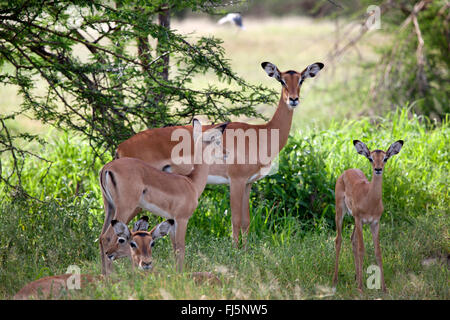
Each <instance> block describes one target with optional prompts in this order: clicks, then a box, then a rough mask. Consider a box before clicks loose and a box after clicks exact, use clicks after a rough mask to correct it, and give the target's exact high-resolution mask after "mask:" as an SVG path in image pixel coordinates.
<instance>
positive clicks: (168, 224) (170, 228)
mask: <svg viewBox="0 0 450 320" xmlns="http://www.w3.org/2000/svg"><path fill="white" fill-rule="evenodd" d="M173 232H175V221H174V220H173V219H168V220H166V221H164V222H161V223H160V224H158V225H157V226H155V227H154V228H153V229H152V230H151V231H150V235H151V236H152V239H153V240H156V239H159V238H162V237H164V236H165V235H167V234H169V233H173Z"/></svg>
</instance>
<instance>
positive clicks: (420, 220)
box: [0, 108, 450, 299]
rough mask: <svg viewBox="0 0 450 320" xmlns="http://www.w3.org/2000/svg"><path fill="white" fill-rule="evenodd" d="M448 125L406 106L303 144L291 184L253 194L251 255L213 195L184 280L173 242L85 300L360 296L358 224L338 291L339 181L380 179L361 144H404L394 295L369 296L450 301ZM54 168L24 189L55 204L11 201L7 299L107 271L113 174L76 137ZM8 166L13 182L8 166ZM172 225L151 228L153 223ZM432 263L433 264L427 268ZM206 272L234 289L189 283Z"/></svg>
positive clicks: (294, 145) (391, 240) (32, 176)
mask: <svg viewBox="0 0 450 320" xmlns="http://www.w3.org/2000/svg"><path fill="white" fill-rule="evenodd" d="M448 120H449V119H446V120H445V121H444V122H443V123H442V124H435V123H432V122H430V121H429V120H428V119H427V118H422V117H418V116H415V115H411V114H410V113H409V111H408V109H407V108H403V109H399V110H397V111H395V112H393V113H390V114H388V115H387V116H386V117H385V118H375V119H369V118H364V119H361V120H357V121H344V122H333V123H332V124H331V125H330V127H329V128H328V129H326V130H322V131H319V132H317V131H314V130H303V131H297V132H293V135H292V137H291V138H290V139H289V142H288V145H287V146H286V147H285V148H284V149H283V151H282V153H281V154H280V157H279V170H278V172H277V173H276V174H274V175H271V176H269V177H266V178H265V179H263V180H261V181H259V182H258V183H255V184H254V185H253V187H252V194H251V201H250V208H251V224H250V236H249V238H248V246H247V249H246V250H242V249H234V248H232V246H231V239H230V235H231V217H230V215H231V214H230V207H229V193H228V188H227V187H226V186H209V187H208V188H207V189H206V190H205V192H204V194H203V195H202V197H201V198H200V203H199V207H198V209H197V210H196V212H195V213H194V215H193V217H192V218H191V219H190V221H189V226H188V233H187V237H186V239H187V248H186V268H185V269H186V272H185V273H183V274H177V273H175V271H174V258H173V254H172V252H171V244H170V241H169V239H162V240H160V241H158V243H157V245H156V246H155V249H154V257H155V264H156V272H155V273H154V274H150V275H148V274H146V275H144V274H142V273H139V272H137V273H131V272H130V271H129V269H130V268H129V267H130V266H129V261H127V260H126V259H123V260H122V261H118V263H116V265H117V268H116V269H117V272H116V274H115V275H114V276H113V279H116V280H117V281H112V282H105V283H100V284H98V285H95V286H93V287H89V288H86V289H85V290H82V291H81V292H78V293H77V294H76V295H75V296H74V297H78V298H94V299H96V298H107V299H115V298H117V299H128V298H133V299H149V298H150V299H161V298H187V299H200V298H205V297H206V298H211V299H219V298H227V299H234V298H242V299H247V298H248V299H260V298H261V299H303V298H331V297H332V298H337V299H341V298H359V295H358V294H357V292H356V290H355V288H356V285H355V281H354V265H353V255H352V251H351V244H350V240H349V238H350V234H351V230H352V219H351V218H349V217H346V218H345V222H344V231H343V232H344V243H343V250H342V254H341V264H340V282H339V285H338V288H337V292H336V293H333V291H332V290H331V288H330V284H331V277H332V271H333V266H334V241H333V240H334V236H335V232H334V222H333V220H334V183H335V181H336V178H337V177H338V176H339V175H340V174H341V173H342V171H344V170H345V169H348V168H360V169H361V170H363V171H364V172H365V173H366V175H367V176H368V177H369V179H371V170H370V165H369V163H368V161H367V160H366V159H365V158H364V157H361V156H360V155H358V154H357V153H356V151H355V150H354V147H353V144H352V140H353V139H359V140H362V141H364V142H365V143H366V144H367V145H368V147H369V148H372V149H374V148H380V149H384V150H385V149H387V148H388V146H389V145H390V144H391V143H392V142H393V141H395V140H398V139H403V140H404V141H405V144H404V147H403V149H402V151H401V152H400V153H399V154H398V155H397V156H395V157H393V158H392V159H390V160H389V162H388V163H387V164H386V168H385V172H384V178H383V180H384V181H383V202H384V207H385V212H384V214H383V216H382V218H381V247H382V249H383V260H384V269H385V278H386V283H387V287H388V289H389V292H388V294H383V293H381V292H379V291H376V290H375V291H371V290H366V293H365V295H364V296H363V297H365V298H384V299H390V298H392V299H408V298H420V299H423V298H425V299H436V298H438V299H448V298H449V297H450V295H449V289H448V270H449V269H448V266H447V259H448V258H447V255H448V254H449V252H450V241H449V234H448V230H449V229H450V228H449V227H450V219H449V210H448V207H449V203H450V201H449V200H450V198H449V191H448V190H449V188H448V177H449V171H450V165H449V162H448V159H449V158H450V157H449V151H450V150H449V149H450V147H449V145H448V141H449V133H450V130H449V123H448ZM41 156H43V157H45V158H47V159H50V160H52V161H53V164H52V167H51V168H50V170H48V173H47V169H46V168H44V167H41V164H40V163H39V161H38V160H37V159H30V161H29V162H26V163H25V167H24V170H23V172H24V175H23V177H22V183H23V184H24V187H25V188H26V189H27V190H32V191H33V192H34V194H33V195H34V196H36V197H37V198H40V199H42V200H45V202H44V203H37V202H34V201H28V200H23V199H17V198H13V197H11V196H10V195H9V194H8V193H7V192H5V188H4V187H3V188H2V189H1V190H2V192H1V196H2V199H4V200H3V201H2V203H0V297H2V298H10V297H11V296H12V295H13V294H14V293H15V292H16V291H17V290H18V289H19V288H20V287H21V286H22V285H23V284H25V283H26V282H28V281H31V280H35V279H37V278H39V277H42V276H45V275H51V274H58V273H64V272H65V270H66V268H67V266H68V265H70V264H78V265H80V266H81V267H82V272H88V273H99V272H100V257H99V252H98V251H99V250H98V244H97V241H96V238H97V237H98V235H99V233H100V228H101V225H102V221H103V216H104V213H103V210H102V208H101V207H102V204H101V195H100V190H99V187H98V182H97V179H98V178H97V174H98V170H99V169H100V167H101V165H102V163H100V161H98V160H96V161H94V158H93V156H92V154H91V153H90V149H89V146H88V144H87V143H86V142H84V141H83V140H81V139H79V138H77V137H72V136H70V135H68V134H56V135H52V136H51V137H48V144H47V146H46V147H45V149H42V153H41ZM2 164H3V169H4V170H7V161H6V160H2ZM44 173H46V174H44ZM44 176H45V177H44ZM77 185H78V188H77ZM159 219H160V218H158V217H155V216H151V221H150V222H151V225H154V224H156V223H157V222H158V221H159ZM364 238H365V241H366V244H365V247H366V257H365V260H364V270H365V268H367V266H368V265H370V264H374V263H375V259H374V253H373V246H372V243H371V235H370V232H369V230H365V231H364ZM427 259H428V260H429V261H432V263H431V264H430V263H428V264H426V263H424V261H426V260H427ZM430 259H431V260H430ZM427 265H429V266H427ZM193 271H213V272H215V273H217V274H218V275H219V277H220V278H221V279H222V282H223V283H222V285H219V286H217V285H216V286H207V285H204V286H198V285H196V284H195V282H194V281H193V280H192V279H191V277H190V276H189V274H190V272H193ZM119 280H120V281H119Z"/></svg>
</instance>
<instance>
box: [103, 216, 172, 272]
mask: <svg viewBox="0 0 450 320" xmlns="http://www.w3.org/2000/svg"><path fill="white" fill-rule="evenodd" d="M111 226H112V228H113V230H114V233H115V234H116V236H117V241H116V242H115V243H113V244H112V246H111V247H110V248H109V249H108V250H106V255H107V257H108V258H109V259H111V260H114V259H118V258H121V257H131V260H132V262H133V264H134V265H137V266H138V267H139V269H142V270H149V269H151V268H152V248H153V246H154V245H155V240H157V239H159V238H162V237H164V236H165V235H167V234H168V233H169V232H171V231H173V228H174V221H173V220H172V219H169V220H166V221H164V222H162V223H160V224H158V225H157V226H156V227H154V228H153V229H152V230H151V231H150V232H148V231H147V230H148V217H146V216H144V217H142V218H141V219H139V221H138V222H136V223H135V224H134V227H133V231H130V229H128V227H127V225H126V224H125V223H123V222H121V221H117V220H112V221H111Z"/></svg>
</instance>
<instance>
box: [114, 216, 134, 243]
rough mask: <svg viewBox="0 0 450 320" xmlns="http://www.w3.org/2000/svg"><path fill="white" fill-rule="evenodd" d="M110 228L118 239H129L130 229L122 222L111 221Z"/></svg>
mask: <svg viewBox="0 0 450 320" xmlns="http://www.w3.org/2000/svg"><path fill="white" fill-rule="evenodd" d="M111 226H112V227H113V230H114V232H115V233H116V235H117V236H118V237H123V238H125V239H130V237H131V232H130V229H128V227H127V225H126V224H125V223H123V222H122V221H118V220H112V221H111Z"/></svg>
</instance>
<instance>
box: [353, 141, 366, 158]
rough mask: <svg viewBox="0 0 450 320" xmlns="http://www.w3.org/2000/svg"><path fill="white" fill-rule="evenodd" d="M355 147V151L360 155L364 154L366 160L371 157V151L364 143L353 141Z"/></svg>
mask: <svg viewBox="0 0 450 320" xmlns="http://www.w3.org/2000/svg"><path fill="white" fill-rule="evenodd" d="M353 145H354V146H355V149H356V151H357V152H358V153H359V154H362V155H363V156H365V157H366V158H369V157H370V151H369V149H368V148H367V146H366V145H365V144H364V142H361V141H359V140H353Z"/></svg>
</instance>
